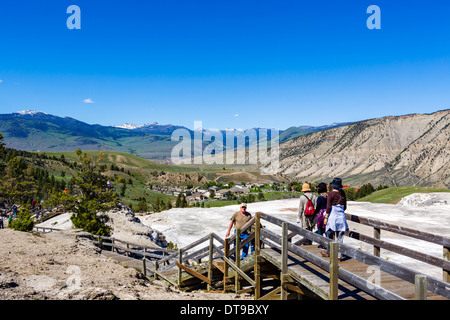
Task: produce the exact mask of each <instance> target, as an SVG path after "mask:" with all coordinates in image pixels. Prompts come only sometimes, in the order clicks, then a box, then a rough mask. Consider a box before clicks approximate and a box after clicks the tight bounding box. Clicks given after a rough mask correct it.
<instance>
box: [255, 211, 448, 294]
mask: <svg viewBox="0 0 450 320" xmlns="http://www.w3.org/2000/svg"><path fill="white" fill-rule="evenodd" d="M259 214H260V216H261V218H262V219H264V220H266V221H269V222H271V223H273V224H275V225H278V226H282V224H283V223H286V224H287V225H288V226H289V230H290V231H294V232H296V233H297V234H299V235H301V236H303V237H306V238H308V239H309V240H312V241H314V242H317V243H319V244H322V245H329V243H331V240H330V239H327V238H325V237H323V236H321V235H318V234H317V233H313V232H311V231H308V230H306V229H304V228H301V227H299V226H297V225H295V224H293V223H290V222H287V221H285V220H283V219H280V218H277V217H274V216H270V215H268V214H265V213H262V212H261V213H259ZM261 233H262V234H266V235H267V234H269V233H268V232H267V230H264V231H263V230H261ZM280 239H281V238H280V237H279V236H278V237H273V236H272V237H271V240H272V241H274V242H276V243H281V240H280ZM292 246H294V245H289V247H290V248H292ZM339 251H340V252H341V253H343V254H344V255H346V256H349V257H351V258H354V259H356V260H358V261H361V262H363V263H366V264H369V265H372V266H378V267H379V268H380V270H382V271H385V272H387V273H390V274H392V275H394V276H397V277H399V278H401V279H403V280H405V281H408V282H410V283H415V276H416V274H417V272H416V271H415V270H412V269H410V268H407V267H405V266H402V265H400V264H397V263H394V262H391V261H387V260H385V259H381V258H379V257H377V256H375V255H372V254H369V253H366V252H363V251H361V250H358V249H356V248H354V247H351V246H349V245H346V244H343V243H342V244H339ZM299 252H301V250H300V251H299ZM319 259H320V258H319ZM308 260H310V261H311V262H313V263H314V261H313V260H316V259H314V258H312V257H308ZM316 262H317V260H316ZM318 266H319V267H321V264H318ZM321 268H323V265H322V267H321ZM324 270H326V269H324ZM339 272H340V273H341V271H339ZM427 282H428V288H429V290H430V291H432V292H435V293H437V294H440V295H442V296H444V297H447V298H450V290H449V289H450V285H449V284H448V283H447V282H445V281H442V280H439V279H437V278H434V277H431V276H427ZM352 284H353V285H355V286H356V285H358V284H357V283H352ZM370 285H371V286H374V284H372V283H371V284H370Z"/></svg>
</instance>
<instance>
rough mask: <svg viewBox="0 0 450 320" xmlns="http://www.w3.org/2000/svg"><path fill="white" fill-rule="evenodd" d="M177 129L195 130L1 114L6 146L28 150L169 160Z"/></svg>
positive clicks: (301, 130)
mask: <svg viewBox="0 0 450 320" xmlns="http://www.w3.org/2000/svg"><path fill="white" fill-rule="evenodd" d="M340 125H344V124H332V125H330V126H322V127H313V126H300V127H291V128H288V129H287V130H284V131H281V132H280V142H284V141H287V140H289V139H292V138H295V137H298V136H300V135H303V134H307V133H311V132H316V131H319V130H324V129H326V128H332V127H336V126H340ZM176 129H186V130H188V131H189V132H190V133H191V134H192V133H193V131H192V130H190V129H188V128H186V127H183V126H178V125H173V124H158V123H156V122H153V123H148V124H142V125H134V124H124V125H121V126H103V125H99V124H87V123H85V122H82V121H79V120H76V119H73V118H70V117H59V116H55V115H51V114H47V113H44V112H39V111H33V110H26V111H19V112H15V113H10V114H0V133H2V134H3V137H4V142H5V144H6V146H7V147H9V148H14V149H19V150H26V151H74V150H76V149H77V148H81V149H82V150H93V151H94V150H109V151H118V152H125V153H130V154H134V155H138V156H140V157H143V158H146V159H150V160H154V161H162V162H168V161H169V159H170V156H171V151H172V149H173V147H174V146H175V145H176V144H177V143H178V142H172V141H171V135H172V132H173V131H175V130H176ZM258 129H260V128H256V129H255V130H256V131H258ZM220 131H221V132H222V133H225V132H226V130H220Z"/></svg>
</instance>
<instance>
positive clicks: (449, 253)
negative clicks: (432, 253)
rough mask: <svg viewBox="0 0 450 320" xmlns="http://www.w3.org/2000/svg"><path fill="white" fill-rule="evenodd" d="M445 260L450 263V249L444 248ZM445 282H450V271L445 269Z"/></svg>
mask: <svg viewBox="0 0 450 320" xmlns="http://www.w3.org/2000/svg"><path fill="white" fill-rule="evenodd" d="M444 259H446V260H449V261H450V248H448V247H444ZM442 271H443V280H444V281H445V282H450V270H445V269H443V270H442Z"/></svg>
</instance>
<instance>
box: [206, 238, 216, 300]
mask: <svg viewBox="0 0 450 320" xmlns="http://www.w3.org/2000/svg"><path fill="white" fill-rule="evenodd" d="M213 250H214V236H213V234H212V233H210V235H209V262H208V279H209V280H211V282H212V263H213ZM206 289H207V290H208V291H210V290H211V285H210V284H209V283H208V285H207V287H206Z"/></svg>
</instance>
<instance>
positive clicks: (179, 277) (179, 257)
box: [178, 249, 183, 288]
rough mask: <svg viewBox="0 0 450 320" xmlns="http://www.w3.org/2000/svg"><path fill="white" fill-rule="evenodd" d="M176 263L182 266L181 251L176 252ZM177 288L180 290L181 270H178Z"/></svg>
mask: <svg viewBox="0 0 450 320" xmlns="http://www.w3.org/2000/svg"><path fill="white" fill-rule="evenodd" d="M178 262H179V263H180V264H183V249H179V250H178ZM178 288H181V268H178Z"/></svg>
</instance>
